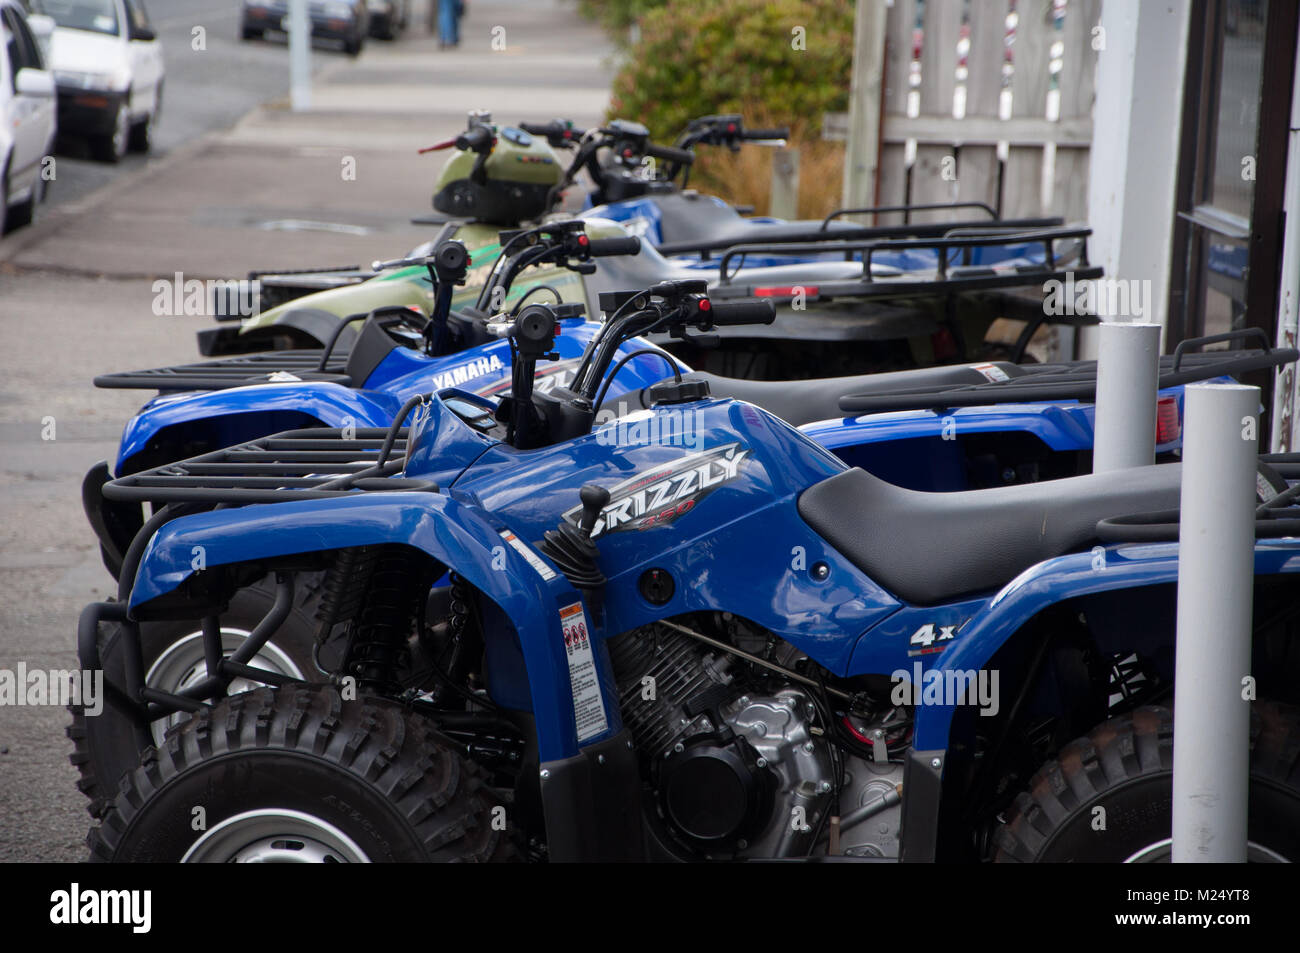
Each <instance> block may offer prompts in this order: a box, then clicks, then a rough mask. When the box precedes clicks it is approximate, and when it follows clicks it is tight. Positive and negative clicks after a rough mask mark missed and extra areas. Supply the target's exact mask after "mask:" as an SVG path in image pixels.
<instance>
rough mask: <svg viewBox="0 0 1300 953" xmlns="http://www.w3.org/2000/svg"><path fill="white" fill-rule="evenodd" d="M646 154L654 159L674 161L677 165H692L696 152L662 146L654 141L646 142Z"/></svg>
mask: <svg viewBox="0 0 1300 953" xmlns="http://www.w3.org/2000/svg"><path fill="white" fill-rule="evenodd" d="M645 154H646V155H648V156H650V157H651V158H654V159H663V160H664V161H665V162H674V163H676V164H677V165H690V164H691V163H692V162H694V161H695V153H694V152H691V151H690V150H689V149H675V148H673V147H672V146H661V145H658V144H657V143H654V142H647V143H646V146H645Z"/></svg>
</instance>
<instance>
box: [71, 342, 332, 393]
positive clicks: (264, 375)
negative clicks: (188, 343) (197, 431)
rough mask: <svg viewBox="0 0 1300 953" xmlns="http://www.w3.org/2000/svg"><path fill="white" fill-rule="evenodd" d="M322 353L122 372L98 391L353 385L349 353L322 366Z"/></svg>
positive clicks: (271, 354) (104, 379) (99, 382)
mask: <svg viewBox="0 0 1300 953" xmlns="http://www.w3.org/2000/svg"><path fill="white" fill-rule="evenodd" d="M321 356H322V352H321V350H320V349H312V350H295V351H264V352H260V353H256V354H240V355H237V356H235V357H227V358H221V359H219V360H215V361H199V362H198V363H195V364H178V365H176V366H174V367H155V368H151V369H149V370H144V371H121V372H118V373H115V374H100V375H99V376H98V377H96V378H95V386H96V387H104V388H110V389H125V390H156V391H164V392H166V391H172V392H175V391H187V390H225V389H226V388H230V387H247V386H249V385H250V384H274V383H285V382H289V383H292V382H297V381H327V382H331V383H335V384H342V385H343V386H345V387H350V386H351V385H352V378H351V377H350V376H348V374H347V373H345V371H344V368H345V367H346V366H347V361H348V352H347V351H345V350H339V349H336V350H335V351H334V352H333V353H332V354H330V355H329V356H328V360H327V361H326V362H325V364H324V366H323V367H322V366H321Z"/></svg>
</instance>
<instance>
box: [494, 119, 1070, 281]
mask: <svg viewBox="0 0 1300 953" xmlns="http://www.w3.org/2000/svg"><path fill="white" fill-rule="evenodd" d="M473 121H474V120H473V118H471V122H473ZM519 128H520V129H521V130H523V131H524V132H526V133H528V134H530V135H533V136H540V137H544V138H545V139H546V141H547V143H548V144H549V145H550V146H551V147H552V148H554V149H557V150H559V149H567V150H570V151H572V153H573V158H572V159H571V161H570V163H569V166H568V168H567V169H566V170H565V173H564V176H563V178H562V179H561V180H560V182H559V183H558V184H557V185H556V186H555V187H554V192H555V194H556V196H557V197H558V195H559V193H560V192H562V191H563V190H564V189H566V188H568V187H569V186H571V185H573V184H574V183H575V182H576V181H577V180H578V176H579V173H581V172H586V173H587V176H588V178H589V179H590V180H591V183H592V186H593V187H592V189H591V190H590V191H589V192H587V193H586V195H585V196H584V208H585V211H584V215H586V214H589V215H592V216H598V217H600V218H603V219H610V220H612V221H615V222H619V223H621V224H623V225H624V226H626V227H627V229H628V230H629V231H630V232H631V233H632V234H633V235H636V236H638V237H640V238H642V239H643V240H644V241H646V242H647V243H648V244H650V245H652V246H653V247H654V248H655V249H656V251H658V252H659V253H660V254H662V255H664V256H666V257H669V258H670V259H671V260H673V261H674V262H675V263H680V264H683V265H687V266H690V267H697V268H710V267H712V266H711V265H710V259H711V256H712V255H713V254H716V253H717V252H721V251H723V250H725V249H727V248H730V247H732V246H734V245H744V244H750V243H765V244H773V243H784V244H791V243H796V244H797V243H816V242H823V241H826V240H827V239H839V240H864V239H873V240H880V239H891V238H938V237H943V236H945V235H949V234H960V233H961V232H962V231H963V230H966V229H987V228H990V227H994V228H1002V229H1007V230H1008V231H1017V230H1018V231H1025V230H1031V229H1039V228H1050V227H1054V226H1059V225H1062V224H1063V222H1062V220H1061V219H1060V218H1020V219H1007V220H1000V219H998V216H997V213H996V212H995V211H994V210H993V209H992V208H990V207H989V206H988V205H986V204H984V203H983V202H952V203H943V204H934V205H897V206H879V207H871V208H844V209H837V210H835V211H833V212H831V214H829V215H827V216H826V217H825V218H824V219H820V220H805V221H787V220H784V219H778V218H771V217H765V216H759V217H756V216H752V215H746V214H742V211H741V210H740V209H737V208H736V207H734V206H732V205H729V204H727V203H726V202H724V201H723V200H722V199H720V198H717V197H716V196H711V195H701V194H700V193H698V192H696V191H694V190H692V189H688V188H687V186H688V185H689V183H690V175H691V168H692V166H693V165H694V162H695V148H696V147H697V146H699V145H710V146H725V147H726V148H728V149H730V150H731V151H732V152H737V151H739V150H740V147H741V144H742V143H762V144H768V145H782V144H784V142H785V139H786V137H787V136H788V135H789V130H788V129H784V128H778V129H747V128H745V123H744V117H742V116H740V115H739V114H729V115H718V116H701V117H699V118H698V119H693V120H691V122H690V123H689V124H688V125H687V128H686V129H685V131H683V132H682V134H681V135H680V136H679V137H678V139H677V141H676V142H675V143H674V144H673V145H672V146H665V145H660V144H658V143H655V142H652V141H651V140H650V132H649V130H648V129H646V127H645V126H644V125H642V124H641V123H637V122H631V121H629V120H625V119H615V120H613V121H612V122H610V123H609V125H608V126H606V127H600V128H595V129H585V130H584V129H579V128H577V127H576V126H575V125H574V124H573V122H572V121H571V120H567V119H555V120H552V121H550V122H547V123H529V122H521V123H520V124H519ZM934 212H941V213H943V214H944V216H945V218H946V220H945V221H943V222H913V221H911V218H912V216H914V215H919V216H922V217H923V216H924V215H925V214H926V213H934ZM849 215H877V216H878V215H901V216H903V221H902V222H901V223H900V224H897V225H885V226H869V227H868V226H862V225H858V224H855V223H853V222H846V221H840V219H843V218H845V217H846V216H849ZM962 215H965V216H968V217H967V218H960V217H957V216H962ZM985 216H988V217H987V218H985ZM755 257H756V258H757V259H758V263H761V264H767V265H772V264H784V263H789V262H794V261H809V260H813V259H816V258H819V257H822V253H820V252H819V251H818V250H817V248H815V247H807V248H795V249H788V250H786V251H785V252H784V253H781V254H768V255H756V256H755ZM888 257H889V259H890V260H889V264H891V265H893V266H895V267H901V268H905V269H907V270H920V269H922V268H934V267H935V266H936V263H937V259H938V254H937V252H936V251H935V250H933V249H926V250H911V251H901V250H900V251H899V252H898V253H897V254H896V255H891V256H888ZM1022 257H1023V258H1027V259H1028V260H1033V261H1041V260H1042V257H1041V249H1039V248H1037V247H1035V246H1034V245H1032V244H1026V243H1015V242H1011V243H1008V244H1006V245H1000V246H987V247H984V248H980V249H976V250H974V251H972V252H971V254H970V257H969V259H968V260H967V261H966V262H965V263H966V264H973V265H984V266H989V265H993V264H996V263H999V262H1003V261H1009V260H1014V259H1018V258H1022Z"/></svg>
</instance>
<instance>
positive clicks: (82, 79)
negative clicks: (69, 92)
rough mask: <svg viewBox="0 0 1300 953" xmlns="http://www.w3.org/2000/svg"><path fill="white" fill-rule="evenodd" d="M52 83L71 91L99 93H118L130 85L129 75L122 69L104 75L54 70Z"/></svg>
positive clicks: (127, 71) (128, 72)
mask: <svg viewBox="0 0 1300 953" xmlns="http://www.w3.org/2000/svg"><path fill="white" fill-rule="evenodd" d="M54 83H55V85H57V86H70V87H72V88H73V89H93V90H98V91H100V92H108V93H118V92H123V91H124V90H126V88H127V87H128V86H130V85H131V73H130V71H129V70H127V69H125V68H122V69H117V70H113V71H111V72H105V73H88V72H82V71H81V70H71V69H56V70H55V71H54Z"/></svg>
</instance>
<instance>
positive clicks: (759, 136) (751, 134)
mask: <svg viewBox="0 0 1300 953" xmlns="http://www.w3.org/2000/svg"><path fill="white" fill-rule="evenodd" d="M740 138H742V139H748V140H750V141H755V140H766V139H789V138H790V130H789V128H787V127H784V126H778V127H777V128H775V129H746V130H745V131H744V132H742V133H741V134H740Z"/></svg>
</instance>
